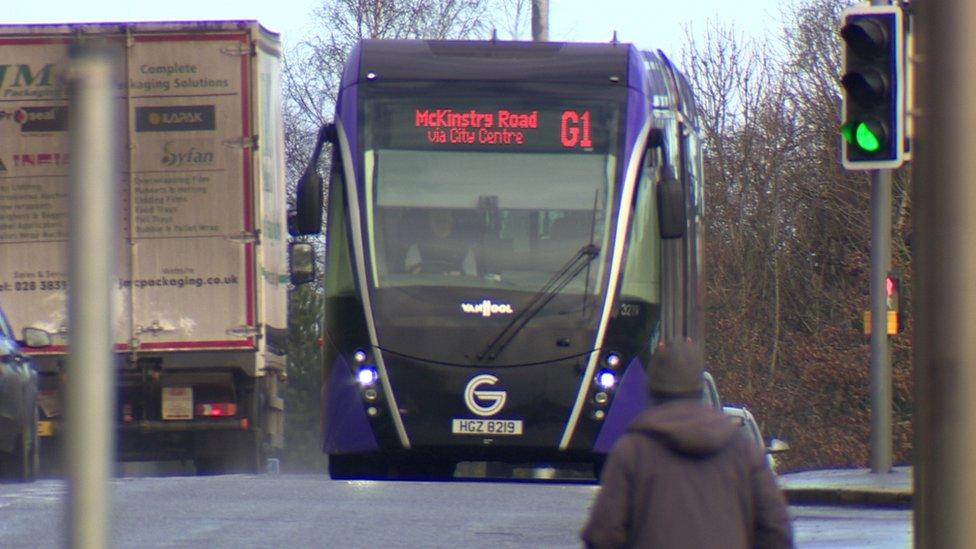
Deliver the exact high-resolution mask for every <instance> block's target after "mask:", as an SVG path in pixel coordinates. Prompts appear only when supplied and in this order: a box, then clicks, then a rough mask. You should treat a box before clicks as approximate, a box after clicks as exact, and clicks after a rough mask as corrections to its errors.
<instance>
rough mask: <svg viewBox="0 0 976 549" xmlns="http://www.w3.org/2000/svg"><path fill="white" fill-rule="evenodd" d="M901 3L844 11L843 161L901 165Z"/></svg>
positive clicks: (862, 166)
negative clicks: (899, 5) (899, 4)
mask: <svg viewBox="0 0 976 549" xmlns="http://www.w3.org/2000/svg"><path fill="white" fill-rule="evenodd" d="M902 17H903V16H902V10H901V8H900V7H898V6H874V5H867V6H854V7H851V8H848V9H847V10H845V11H844V13H843V15H842V16H841V28H840V36H841V38H842V39H843V42H844V44H843V48H842V50H843V58H842V59H843V60H842V66H843V71H844V72H843V76H841V79H840V81H841V85H842V86H843V88H844V93H843V107H842V112H841V116H842V119H841V130H840V131H841V137H842V140H841V143H842V149H843V150H842V162H843V164H844V167H845V168H847V169H849V170H877V169H886V168H897V167H898V166H901V164H902V162H903V161H904V149H905V144H904V142H905V47H904V42H905V31H904V26H903V20H902Z"/></svg>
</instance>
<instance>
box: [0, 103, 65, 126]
mask: <svg viewBox="0 0 976 549" xmlns="http://www.w3.org/2000/svg"><path fill="white" fill-rule="evenodd" d="M8 119H9V120H13V121H14V122H16V123H18V124H20V131H22V132H63V131H65V130H67V129H68V107H23V108H20V109H17V110H15V111H2V110H0V120H8Z"/></svg>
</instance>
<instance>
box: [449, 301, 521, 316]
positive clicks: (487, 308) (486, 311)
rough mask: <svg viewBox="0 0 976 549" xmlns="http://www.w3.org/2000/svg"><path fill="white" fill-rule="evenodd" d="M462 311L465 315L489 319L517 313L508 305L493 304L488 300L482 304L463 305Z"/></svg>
mask: <svg viewBox="0 0 976 549" xmlns="http://www.w3.org/2000/svg"><path fill="white" fill-rule="evenodd" d="M461 310H462V311H464V313H465V314H469V315H481V316H483V317H489V316H491V315H510V314H512V313H514V312H515V311H514V310H512V306H511V305H510V304H508V303H492V302H491V300H490V299H486V300H484V301H482V302H481V303H462V304H461Z"/></svg>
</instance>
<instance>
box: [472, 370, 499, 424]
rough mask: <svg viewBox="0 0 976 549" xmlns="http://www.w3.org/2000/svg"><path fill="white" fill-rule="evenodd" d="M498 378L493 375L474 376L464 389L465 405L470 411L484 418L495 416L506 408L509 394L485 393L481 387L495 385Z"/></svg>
mask: <svg viewBox="0 0 976 549" xmlns="http://www.w3.org/2000/svg"><path fill="white" fill-rule="evenodd" d="M496 383H498V378H497V377H495V376H493V375H491V374H481V375H479V376H474V377H473V378H471V381H469V382H468V385H467V386H466V387H465V388H464V403H465V404H466V405H467V406H468V410H471V412H472V413H474V414H477V415H479V416H482V417H487V416H493V415H495V414H497V413H498V412H500V411H501V410H502V407H504V406H505V399H506V397H507V396H508V394H507V393H506V392H505V391H485V390H483V389H481V388H480V387H482V386H485V385H489V386H491V385H494V384H496Z"/></svg>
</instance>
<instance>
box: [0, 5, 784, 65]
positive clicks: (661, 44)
mask: <svg viewBox="0 0 976 549" xmlns="http://www.w3.org/2000/svg"><path fill="white" fill-rule="evenodd" d="M320 3H321V0H279V1H252V2H242V1H241V0H233V1H232V0H154V1H149V2H133V1H132V0H17V1H12V2H5V4H7V5H6V6H4V9H3V10H2V11H0V24H8V23H38V22H45V23H73V22H93V21H176V20H207V19H209V20H213V19H256V20H258V21H260V22H261V23H262V24H263V25H264V26H265V27H267V28H269V29H271V30H274V31H277V32H280V33H281V34H282V37H283V40H284V41H285V45H286V46H289V45H291V44H294V43H296V42H298V41H299V40H301V39H302V38H303V37H305V36H306V35H309V34H311V33H314V31H315V29H314V27H313V25H312V23H311V14H312V11H313V10H314V8H315V7H316V6H318V5H319V4H320ZM780 5H782V0H738V1H730V0H677V1H675V0H670V1H667V2H665V1H654V0H550V1H549V34H550V39H551V40H568V41H587V42H589V41H597V42H603V41H608V40H610V38H611V36H612V35H613V31H614V30H616V31H617V36H618V39H619V40H620V41H621V42H633V43H635V44H637V45H638V46H639V47H640V48H642V49H658V48H660V49H662V50H664V51H665V53H667V54H669V55H670V56H671V57H676V56H677V55H678V51H679V50H680V48H681V44H682V42H683V38H684V31H683V28H684V26H685V25H687V24H689V23H692V24H693V25H694V27H695V28H703V27H704V26H705V21H706V20H708V19H715V20H719V21H721V22H723V23H731V24H733V25H735V27H736V28H737V29H739V30H740V31H742V32H744V33H747V34H749V35H752V36H756V37H758V36H759V35H760V34H761V33H763V32H765V30H766V29H767V28H769V29H773V30H774V29H775V28H776V27H777V26H778V23H777V22H778V21H779V19H780V12H779V10H780V8H779V6H780ZM499 37H500V38H505V37H507V36H506V35H505V34H504V33H503V32H502V31H501V30H499ZM525 38H526V39H527V38H529V37H528V36H526V37H525Z"/></svg>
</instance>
